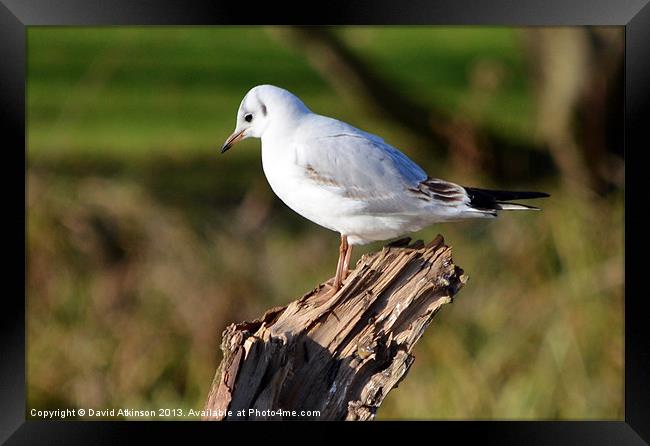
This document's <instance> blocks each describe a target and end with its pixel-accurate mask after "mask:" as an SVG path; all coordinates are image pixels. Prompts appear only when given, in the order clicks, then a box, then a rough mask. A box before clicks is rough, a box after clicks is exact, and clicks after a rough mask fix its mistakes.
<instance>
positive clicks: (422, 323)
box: [203, 235, 466, 420]
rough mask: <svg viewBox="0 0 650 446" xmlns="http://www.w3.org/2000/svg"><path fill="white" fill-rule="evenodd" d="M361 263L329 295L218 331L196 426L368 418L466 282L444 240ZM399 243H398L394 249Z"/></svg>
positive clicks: (390, 250)
mask: <svg viewBox="0 0 650 446" xmlns="http://www.w3.org/2000/svg"><path fill="white" fill-rule="evenodd" d="M409 241H410V239H402V240H400V241H399V242H397V243H393V244H392V245H389V246H386V247H385V248H383V249H382V250H381V251H380V252H377V253H373V254H369V255H364V256H363V257H362V258H361V260H359V262H358V263H357V266H356V269H355V270H354V271H352V272H351V273H350V275H349V276H348V278H347V279H346V281H345V283H344V285H343V287H342V288H341V289H340V290H339V291H338V292H337V293H336V294H334V293H333V292H332V291H331V288H330V287H328V286H326V285H325V284H321V285H320V286H318V287H317V288H316V289H314V290H313V291H311V292H309V293H307V294H305V295H304V296H302V297H301V298H299V299H298V300H295V301H294V302H292V303H290V304H289V305H287V306H285V307H277V308H272V309H270V310H268V311H267V312H266V313H265V314H264V315H263V316H262V317H261V318H260V319H258V320H255V321H253V322H242V323H239V324H231V325H230V326H229V327H228V328H227V329H226V330H225V331H224V333H223V342H222V345H221V348H222V350H223V353H224V357H223V360H222V362H221V365H220V366H219V369H218V370H217V373H216V375H215V378H214V380H213V383H212V388H211V389H210V393H209V395H208V400H207V403H206V406H205V410H204V417H203V419H206V420H237V419H240V420H241V419H256V420H257V419H320V420H371V419H373V418H374V416H375V414H376V413H377V409H378V408H379V406H380V405H381V403H382V401H383V400H384V398H385V397H386V395H387V394H388V392H389V391H390V390H391V389H393V388H395V387H397V385H398V383H399V382H400V381H401V380H402V379H403V378H404V377H405V376H406V373H407V372H408V370H409V367H410V366H411V364H412V363H413V361H414V357H413V355H412V354H411V352H412V350H413V347H414V345H415V343H416V342H417V341H418V340H419V339H420V338H421V337H422V334H423V333H424V330H425V329H426V328H427V327H428V326H429V324H430V323H431V321H432V319H433V317H434V315H435V314H436V312H437V311H438V310H439V309H440V307H441V306H442V305H444V304H446V303H449V302H451V300H452V298H453V296H454V295H455V294H456V293H457V292H458V290H459V289H460V288H461V287H462V285H463V284H464V283H465V281H466V276H464V275H463V270H462V269H460V268H459V267H457V266H455V265H454V263H453V261H452V258H451V249H450V248H449V247H448V246H445V244H444V240H443V238H442V236H440V235H439V236H438V237H436V239H435V240H433V241H432V242H431V243H429V244H428V245H426V246H425V245H424V244H423V243H422V242H421V241H417V242H415V243H413V244H411V245H410V246H405V245H407V244H408V243H409ZM400 242H401V243H400Z"/></svg>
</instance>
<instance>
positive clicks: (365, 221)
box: [221, 85, 549, 291]
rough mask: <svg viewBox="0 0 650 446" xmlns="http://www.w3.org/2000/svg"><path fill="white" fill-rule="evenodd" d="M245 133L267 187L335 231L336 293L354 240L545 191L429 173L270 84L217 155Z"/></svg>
mask: <svg viewBox="0 0 650 446" xmlns="http://www.w3.org/2000/svg"><path fill="white" fill-rule="evenodd" d="M251 137H252V138H261V140H262V167H263V169H264V174H265V175H266V178H267V180H268V182H269V185H270V186H271V189H272V190H273V192H274V193H275V194H276V195H277V196H278V197H279V198H280V199H281V200H282V201H283V202H284V203H285V204H286V205H287V206H289V207H290V208H291V209H292V210H294V211H295V212H297V213H298V214H300V215H301V216H303V217H305V218H307V219H308V220H311V221H312V222H314V223H316V224H318V225H320V226H323V227H325V228H328V229H330V230H332V231H336V232H338V233H339V234H340V236H341V244H340V247H339V260H338V264H337V267H336V275H335V276H334V280H333V288H334V290H335V291H337V290H339V289H340V288H341V286H342V284H343V281H344V280H345V279H346V278H347V275H348V270H349V266H350V256H351V255H352V247H353V246H354V245H363V244H366V243H370V242H374V241H379V240H388V239H392V238H395V237H399V236H402V235H404V234H405V233H409V232H415V231H418V230H420V229H422V228H424V227H426V226H429V225H431V224H434V223H441V222H449V221H458V220H465V219H473V218H494V217H496V216H497V212H498V211H511V210H530V209H534V210H539V209H538V208H536V207H533V206H527V205H523V204H518V203H511V202H510V201H511V200H516V199H529V198H542V197H548V196H549V195H548V194H546V193H543V192H521V191H500V190H489V189H479V188H475V187H463V186H460V185H458V184H455V183H451V182H449V181H445V180H441V179H438V178H432V177H430V176H429V175H427V173H426V172H425V171H424V170H422V168H421V167H420V166H418V165H417V164H416V163H415V162H413V161H412V160H411V159H410V158H408V157H407V156H406V155H405V154H403V153H402V152H400V151H399V150H397V149H396V148H395V147H393V146H391V145H389V144H388V143H386V142H385V141H384V140H383V139H382V138H380V137H379V136H376V135H373V134H371V133H367V132H364V131H363V130H359V129H358V128H356V127H353V126H351V125H350V124H346V123H345V122H342V121H339V120H336V119H333V118H329V117H327V116H322V115H319V114H316V113H313V112H312V111H311V110H310V109H309V108H307V106H306V105H305V104H304V103H303V102H302V101H301V100H300V99H299V98H298V97H297V96H295V95H294V94H292V93H290V92H289V91H287V90H285V89H282V88H279V87H276V86H273V85H258V86H256V87H253V88H252V89H251V90H250V91H249V92H248V93H247V94H246V95H245V96H244V99H243V100H242V101H241V104H240V106H239V110H238V111H237V119H236V127H235V131H234V132H233V134H232V135H230V137H228V139H227V140H226V142H225V143H224V144H223V146H222V147H221V153H224V152H226V151H227V150H228V149H230V148H231V147H232V146H233V145H234V144H235V143H237V142H238V141H241V140H243V139H246V138H251Z"/></svg>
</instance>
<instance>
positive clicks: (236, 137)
mask: <svg viewBox="0 0 650 446" xmlns="http://www.w3.org/2000/svg"><path fill="white" fill-rule="evenodd" d="M243 138H244V131H243V130H242V131H240V132H235V133H233V134H232V135H230V136H229V137H228V139H227V140H226V142H225V143H223V146H221V153H224V152H225V151H226V150H228V149H230V148H231V147H232V146H234V145H235V144H237V142H239V141H241V140H242V139H243Z"/></svg>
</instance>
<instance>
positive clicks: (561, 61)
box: [523, 27, 623, 195]
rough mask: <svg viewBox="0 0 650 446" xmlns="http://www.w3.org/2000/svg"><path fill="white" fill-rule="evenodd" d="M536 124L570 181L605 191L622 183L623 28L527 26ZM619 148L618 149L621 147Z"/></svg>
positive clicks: (583, 190)
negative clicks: (620, 158) (619, 155)
mask: <svg viewBox="0 0 650 446" xmlns="http://www.w3.org/2000/svg"><path fill="white" fill-rule="evenodd" d="M523 33H524V40H525V44H526V46H527V49H528V51H526V54H527V55H528V57H529V60H530V64H531V68H532V73H533V79H534V80H535V88H536V94H537V99H538V100H537V105H538V114H537V128H538V133H539V137H540V138H541V140H542V141H543V142H544V144H545V145H547V147H548V149H549V151H550V153H551V155H552V156H553V159H554V160H555V164H556V165H557V166H558V168H559V170H560V172H561V173H562V177H563V179H564V180H565V182H566V183H567V185H568V186H569V187H570V188H571V189H572V190H573V191H574V192H576V193H580V194H583V195H584V194H589V193H593V192H596V193H603V192H605V191H606V190H607V188H608V187H610V186H612V185H615V186H621V185H622V170H621V169H622V160H621V162H618V163H617V162H616V158H618V155H617V154H616V153H617V152H618V153H621V152H622V150H621V147H620V145H621V144H622V137H620V136H621V135H622V119H623V103H622V89H621V84H622V77H621V76H622V67H623V58H622V57H623V33H622V29H621V28H588V27H571V28H527V29H526V30H525V31H523ZM617 146H619V147H617Z"/></svg>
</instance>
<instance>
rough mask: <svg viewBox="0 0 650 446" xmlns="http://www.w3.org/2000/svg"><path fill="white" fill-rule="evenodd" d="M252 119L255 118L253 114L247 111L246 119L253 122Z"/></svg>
mask: <svg viewBox="0 0 650 446" xmlns="http://www.w3.org/2000/svg"><path fill="white" fill-rule="evenodd" d="M252 120H253V114H252V113H246V114H245V115H244V121H246V122H251V121H252Z"/></svg>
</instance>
